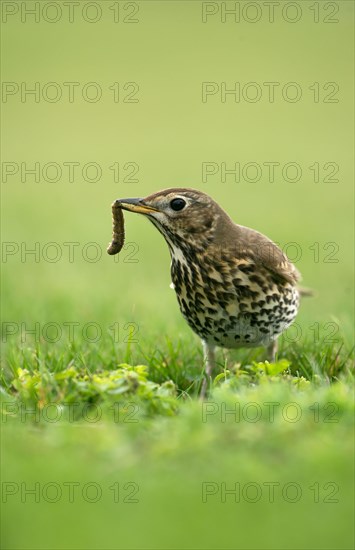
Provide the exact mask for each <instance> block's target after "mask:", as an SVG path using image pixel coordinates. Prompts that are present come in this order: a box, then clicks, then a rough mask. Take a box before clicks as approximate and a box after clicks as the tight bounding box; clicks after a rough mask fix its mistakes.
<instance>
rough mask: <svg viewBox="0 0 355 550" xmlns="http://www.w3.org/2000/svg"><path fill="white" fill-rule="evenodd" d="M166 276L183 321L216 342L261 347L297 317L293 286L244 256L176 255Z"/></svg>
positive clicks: (295, 295)
mask: <svg viewBox="0 0 355 550" xmlns="http://www.w3.org/2000/svg"><path fill="white" fill-rule="evenodd" d="M171 276H172V281H173V285H174V289H175V292H176V295H177V299H178V302H179V305H180V310H181V313H182V314H183V316H184V317H185V319H186V321H187V322H188V324H189V325H190V327H191V328H192V330H193V331H194V332H195V333H196V334H198V336H200V338H202V339H203V340H205V341H206V342H208V343H210V344H215V345H216V346H221V347H225V348H238V347H256V346H266V345H268V344H269V343H270V342H272V341H273V340H275V339H276V338H277V337H278V336H279V335H280V334H281V333H282V332H283V331H284V330H285V329H287V327H289V326H290V325H291V323H292V322H293V320H294V318H295V317H296V315H297V311H298V306H299V292H298V290H297V288H296V287H295V286H294V285H292V284H291V283H288V282H286V281H282V280H280V279H278V278H277V277H276V276H275V275H274V274H272V273H270V272H269V271H268V270H267V269H265V268H262V267H260V266H259V265H258V266H256V265H255V264H253V263H252V262H248V261H246V260H245V259H244V260H241V261H240V262H233V264H232V265H228V264H227V263H223V262H220V263H216V262H215V261H209V258H208V257H207V258H206V257H205V258H204V261H203V262H201V261H191V259H189V260H187V259H186V258H185V257H184V256H183V255H181V254H176V255H175V256H173V257H172V264H171Z"/></svg>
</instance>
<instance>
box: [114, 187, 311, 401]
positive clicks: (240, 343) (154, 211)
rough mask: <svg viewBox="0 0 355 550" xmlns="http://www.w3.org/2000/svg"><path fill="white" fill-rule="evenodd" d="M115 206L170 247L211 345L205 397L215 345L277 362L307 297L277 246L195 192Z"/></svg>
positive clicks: (188, 312)
mask: <svg viewBox="0 0 355 550" xmlns="http://www.w3.org/2000/svg"><path fill="white" fill-rule="evenodd" d="M115 204H116V205H117V206H119V207H121V208H123V209H124V210H129V211H131V212H137V213H139V214H144V215H145V216H147V217H148V219H149V220H150V221H151V222H152V223H153V224H154V225H155V226H156V228H157V229H158V230H159V231H160V233H162V235H163V236H164V238H165V240H166V242H167V244H168V247H169V250H170V255H171V260H172V261H171V277H172V283H173V288H174V289H175V292H176V296H177V299H178V302H179V306H180V310H181V313H182V314H183V316H184V318H185V319H186V321H187V323H188V324H189V325H190V327H191V328H192V330H193V331H194V332H195V333H196V334H198V336H199V337H200V338H201V340H202V343H203V347H204V355H205V372H206V377H205V378H204V381H203V383H202V390H201V393H202V394H203V395H204V393H205V391H206V378H207V377H209V376H210V374H211V371H212V368H213V366H214V364H215V356H214V350H215V347H217V346H219V347H223V348H239V347H256V346H265V347H266V348H267V349H268V352H269V359H270V360H273V359H274V356H275V351H276V340H277V338H278V336H279V335H280V334H281V333H282V332H283V331H284V330H285V329H286V328H287V327H288V326H290V324H291V323H292V321H293V320H294V318H295V316H296V314H297V310H298V306H299V294H300V292H299V290H298V288H297V286H296V283H297V281H298V280H299V278H300V274H299V272H298V271H297V269H296V268H295V266H294V265H293V264H292V263H291V262H290V261H289V260H288V258H287V257H286V256H285V255H284V254H283V252H282V251H281V250H280V249H279V248H278V247H277V246H276V244H274V243H273V242H272V241H271V240H270V239H268V238H267V237H265V236H264V235H262V234H261V233H258V232H257V231H254V230H253V229H249V228H248V227H243V226H241V225H237V224H235V223H234V222H233V221H232V220H231V219H230V217H229V216H228V215H227V214H226V212H225V211H224V210H223V209H222V208H221V207H220V206H219V205H218V204H217V203H216V202H215V201H214V200H213V199H212V198H211V197H209V196H208V195H206V194H205V193H202V192H201V191H197V190H195V189H188V188H173V189H164V190H163V191H159V192H158V193H154V194H153V195H149V196H148V197H146V198H144V199H140V198H133V199H132V198H131V199H118V200H117V201H116V203H115Z"/></svg>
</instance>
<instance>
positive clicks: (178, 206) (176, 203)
mask: <svg viewBox="0 0 355 550" xmlns="http://www.w3.org/2000/svg"><path fill="white" fill-rule="evenodd" d="M185 205H186V202H185V201H184V199H173V200H172V201H171V203H170V207H171V208H172V209H173V210H175V211H178V210H182V209H183V208H184V206H185Z"/></svg>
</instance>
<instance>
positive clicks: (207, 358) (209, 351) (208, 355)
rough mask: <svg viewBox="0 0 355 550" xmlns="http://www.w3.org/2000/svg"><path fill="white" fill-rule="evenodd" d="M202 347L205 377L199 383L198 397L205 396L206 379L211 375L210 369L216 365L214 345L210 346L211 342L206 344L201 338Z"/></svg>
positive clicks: (202, 397)
mask: <svg viewBox="0 0 355 550" xmlns="http://www.w3.org/2000/svg"><path fill="white" fill-rule="evenodd" d="M202 347H203V361H204V367H205V377H204V379H203V381H202V385H201V392H200V399H204V398H205V395H206V390H207V381H208V378H209V377H210V376H211V373H212V370H213V369H214V367H215V365H216V358H215V352H214V350H215V347H214V346H212V345H211V344H207V342H205V341H204V340H202Z"/></svg>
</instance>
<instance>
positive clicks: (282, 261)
mask: <svg viewBox="0 0 355 550" xmlns="http://www.w3.org/2000/svg"><path fill="white" fill-rule="evenodd" d="M236 227H237V228H238V231H237V233H238V234H237V235H236V237H237V242H238V245H237V247H239V246H240V257H244V258H246V259H248V258H249V259H250V260H252V261H253V262H254V263H255V264H257V265H258V264H260V265H262V266H263V267H265V268H266V269H268V270H269V271H271V272H272V273H273V274H274V275H276V276H277V277H278V278H280V280H284V281H287V282H289V283H292V284H295V283H297V281H299V280H300V278H301V275H300V273H299V271H298V270H297V269H296V268H295V266H294V265H293V263H291V262H290V260H289V259H288V258H287V256H286V255H285V254H284V253H283V252H282V250H280V248H279V247H278V246H277V245H276V244H275V243H273V242H272V241H271V240H270V239H268V238H267V237H265V235H263V234H262V233H259V232H258V231H254V230H253V229H249V228H248V227H243V226H236Z"/></svg>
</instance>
